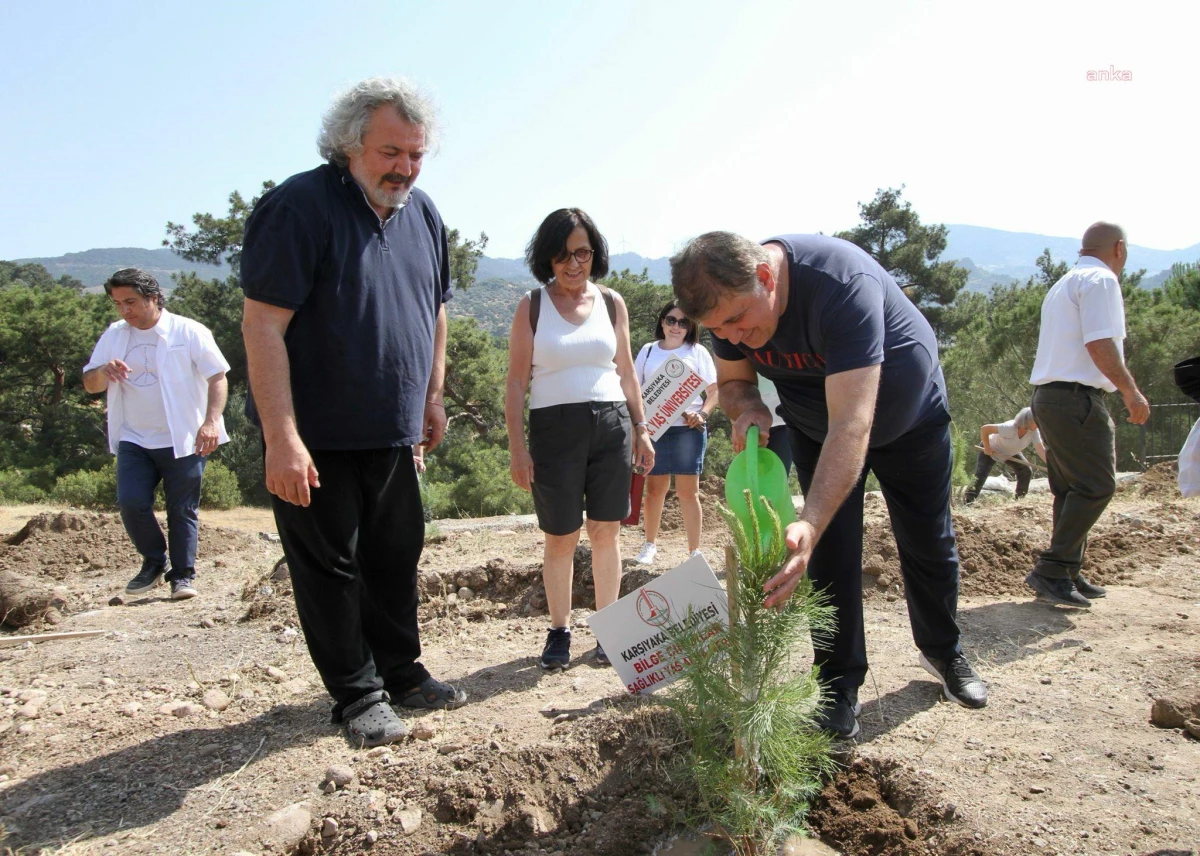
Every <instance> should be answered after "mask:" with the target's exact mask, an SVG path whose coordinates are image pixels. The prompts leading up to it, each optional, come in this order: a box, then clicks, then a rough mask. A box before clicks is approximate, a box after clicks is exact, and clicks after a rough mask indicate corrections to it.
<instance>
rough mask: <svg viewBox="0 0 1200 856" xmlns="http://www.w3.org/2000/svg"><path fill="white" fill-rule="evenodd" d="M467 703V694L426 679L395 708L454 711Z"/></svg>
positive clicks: (434, 679) (394, 705)
mask: <svg viewBox="0 0 1200 856" xmlns="http://www.w3.org/2000/svg"><path fill="white" fill-rule="evenodd" d="M466 703H467V694H466V693H465V692H463V691H462V690H460V689H456V688H454V687H452V686H450V684H447V683H443V682H442V681H439V680H437V679H436V678H426V679H425V680H423V681H421V685H420V686H419V687H417V688H416V689H415V690H413V691H412V692H411V693H409V694H408V695H407V696H405V697H404V699H403V700H402V701H400V702H397V703H396V704H393V705H392V706H393V707H417V708H421V709H423V710H454V709H455V708H457V707H462V706H463V705H464V704H466Z"/></svg>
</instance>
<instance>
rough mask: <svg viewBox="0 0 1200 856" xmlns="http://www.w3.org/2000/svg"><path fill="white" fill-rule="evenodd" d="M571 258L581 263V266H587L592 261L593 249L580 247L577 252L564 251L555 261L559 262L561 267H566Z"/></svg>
mask: <svg viewBox="0 0 1200 856" xmlns="http://www.w3.org/2000/svg"><path fill="white" fill-rule="evenodd" d="M571 256H574V257H575V261H577V262H579V263H580V264H581V265H585V264H587V263H588V262H590V261H591V260H592V248H591V247H580V248H579V249H578V250H575V252H571V251H570V250H563V251H562V254H561V255H559V256H558V257H557V258H555V259H554V261H556V262H558V263H559V264H560V265H565V264H566V263H567V262H568V260H569V259H570V258H571Z"/></svg>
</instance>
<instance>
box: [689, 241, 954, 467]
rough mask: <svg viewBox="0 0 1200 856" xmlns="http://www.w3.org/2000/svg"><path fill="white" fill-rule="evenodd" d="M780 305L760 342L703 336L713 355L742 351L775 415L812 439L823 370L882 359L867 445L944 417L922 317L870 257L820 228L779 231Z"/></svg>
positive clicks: (736, 356) (824, 428) (821, 416)
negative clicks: (768, 390)
mask: <svg viewBox="0 0 1200 856" xmlns="http://www.w3.org/2000/svg"><path fill="white" fill-rule="evenodd" d="M763 243H777V244H779V245H781V246H782V247H783V249H784V252H785V254H786V256H787V265H788V283H789V285H788V297H787V307H786V308H785V309H784V311H783V314H782V315H781V316H780V318H779V326H778V327H777V328H776V330H775V335H774V336H772V337H771V340H770V341H769V342H767V344H766V345H764V346H763V347H761V348H748V347H746V346H745V345H737V346H734V345H731V344H730V343H729V342H727V341H725V340H724V339H721V338H719V337H717V336H713V353H715V354H716V355H717V356H718V357H720V358H721V359H723V360H743V359H749V360H750V362H751V364H752V365H753V366H754V370H755V371H756V372H757V373H758V374H760V375H762V376H763V377H765V378H768V379H770V380H772V381H774V383H775V388H776V389H777V390H778V392H779V399H780V402H781V404H780V413H779V415H780V416H782V417H783V418H784V421H785V422H787V424H788V425H790V426H791V427H793V428H796V429H799V430H800V431H802V432H804V434H806V435H807V436H809V437H810V438H812V439H813V440H815V441H817V442H818V443H823V442H825V435H826V434H827V433H828V432H829V408H828V407H827V405H826V402H825V378H826V377H828V376H829V375H832V374H837V373H839V372H845V371H850V370H851V369H858V368H865V367H867V366H875V365H880V364H882V368H881V369H880V372H881V374H880V380H879V395H878V398H877V399H876V403H875V419H874V422H873V423H872V425H871V439H870V445H871V447H872V448H876V447H879V446H883V445H886V444H887V443H890V442H891V441H892V440H895V439H896V438H897V437H899V436H900V435H902V434H905V433H907V432H908V431H910V430H912V429H913V428H915V427H917V426H918V425H922V424H924V423H926V422H928V421H930V420H933V419H943V420H945V421H946V422H948V421H949V411H948V408H947V405H946V393H945V387H946V382H945V379H944V378H943V377H942V368H941V364H940V363H939V362H938V350H937V338H936V337H935V336H934V333H933V328H932V327H930V326H929V322H928V321H926V320H925V316H923V315H922V314H921V312H920V311H919V310H918V309H917V307H916V306H915V305H913V302H912V301H911V300H909V299H908V297H906V296H905V294H904V292H903V291H901V290H900V287H899V286H898V285H897V284H896V281H895V280H894V279H892V277H891V275H890V274H889V273H888V272H887V271H886V270H884V269H883V268H882V267H880V265H879V263H878V262H876V261H875V260H874V259H873V258H871V256H869V255H868V254H867V253H865V252H863V251H862V250H861V249H859V248H858V247H856V246H855V245H854V244H851V243H850V242H848V241H843V240H841V239H839V238H829V237H825V236H823V235H783V236H780V237H777V238H771V239H769V240H768V241H764V242H763Z"/></svg>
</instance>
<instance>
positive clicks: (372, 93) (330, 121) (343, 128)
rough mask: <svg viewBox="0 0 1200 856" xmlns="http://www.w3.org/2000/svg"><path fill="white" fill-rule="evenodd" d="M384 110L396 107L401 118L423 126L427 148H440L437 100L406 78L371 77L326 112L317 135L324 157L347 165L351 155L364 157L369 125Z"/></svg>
mask: <svg viewBox="0 0 1200 856" xmlns="http://www.w3.org/2000/svg"><path fill="white" fill-rule="evenodd" d="M380 107H392V108H393V109H395V111H396V113H397V114H398V115H399V116H400V118H401V119H404V120H405V121H406V122H409V123H411V124H413V125H417V126H418V127H420V128H421V130H423V131H424V132H425V147H426V148H427V149H430V150H432V149H433V148H434V147H435V146H436V145H437V140H438V134H439V132H440V130H441V128H440V126H439V124H438V118H437V106H436V105H435V104H434V102H433V99H432V98H431V97H430V96H429V95H428V94H426V93H425V92H423V91H422V90H421V89H420V88H419V87H417V85H416V84H414V83H412V82H411V81H409V80H406V79H405V78H403V77H370V78H367V79H366V80H363V81H361V82H359V83H356V84H355V85H354V86H351V87H350V88H349V89H347V90H346V91H345V92H343V93H341V94H340V95H338V97H337V99H336V100H335V101H334V102H333V104H332V106H330V108H329V110H328V111H327V112H326V113H325V116H324V118H322V120H321V132H320V133H319V134H317V150H318V151H319V152H320V153H321V157H323V158H325V160H327V161H329V162H330V163H334V164H337V165H338V166H345V165H346V164H347V163H349V162H350V155H357V154H360V153H361V152H362V140H363V135H364V134H366V132H367V123H368V122H370V121H371V115H372V114H373V113H374V112H375V111H376V110H377V109H379V108H380Z"/></svg>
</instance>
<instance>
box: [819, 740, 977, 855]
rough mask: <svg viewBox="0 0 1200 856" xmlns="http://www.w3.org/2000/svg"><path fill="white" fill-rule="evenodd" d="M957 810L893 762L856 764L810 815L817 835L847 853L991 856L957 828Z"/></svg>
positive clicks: (827, 788)
mask: <svg viewBox="0 0 1200 856" xmlns="http://www.w3.org/2000/svg"><path fill="white" fill-rule="evenodd" d="M956 817H957V808H956V806H955V805H954V804H953V803H951V802H948V801H946V800H939V799H938V798H937V797H936V796H935V795H934V788H933V787H932V784H931V783H929V782H927V781H922V778H921V777H918V776H916V775H914V774H913V773H912V771H910V770H907V769H905V768H903V767H901V766H900V765H898V764H895V763H891V762H880V761H868V760H866V759H863V758H858V759H856V760H854V761H853V762H852V763H851V764H850V766H849V768H848V769H845V770H842V771H841V772H839V773H838V774H837V775H836V776H835V777H834V778H833V779H832V780H831V781H830V782H829V783H828V784H826V786H825V788H824V789H823V790H822V791H821V795H820V796H819V797H818V798H817V801H816V804H815V805H814V806H813V810H812V812H811V813H810V814H809V823H810V825H811V827H812V830H813V833H814V834H815V835H817V836H819V837H820V838H822V839H824V840H825V841H831V842H833V843H834V844H836V845H837V846H838V847H841V848H842V849H843V850H845V851H846V852H847V853H855V854H860V853H861V854H887V856H910V854H911V856H916V854H921V856H928V854H931V853H936V854H942V856H990V854H998V853H999V852H1000V851H996V850H992V849H989V848H985V847H984V846H983V845H982V844H981V843H980V842H979V841H977V840H975V839H974V837H973V833H971V832H970V831H969V830H965V829H963V828H962V827H961V824H956V823H955V822H954V821H955V819H956Z"/></svg>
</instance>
